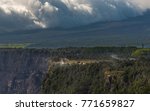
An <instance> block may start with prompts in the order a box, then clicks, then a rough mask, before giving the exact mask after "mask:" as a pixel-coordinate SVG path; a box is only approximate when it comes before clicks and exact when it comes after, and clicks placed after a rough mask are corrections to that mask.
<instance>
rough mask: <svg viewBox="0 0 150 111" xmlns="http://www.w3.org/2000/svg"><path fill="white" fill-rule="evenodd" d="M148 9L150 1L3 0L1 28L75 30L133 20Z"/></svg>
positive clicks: (1, 2) (1, 1)
mask: <svg viewBox="0 0 150 111" xmlns="http://www.w3.org/2000/svg"><path fill="white" fill-rule="evenodd" d="M149 8H150V1H149V0H0V29H2V28H8V29H20V28H21V29H28V28H47V27H73V26H79V25H85V24H89V23H93V22H97V21H111V20H120V19H126V18H128V17H134V16H138V15H141V14H142V13H143V12H144V11H146V10H147V9H149Z"/></svg>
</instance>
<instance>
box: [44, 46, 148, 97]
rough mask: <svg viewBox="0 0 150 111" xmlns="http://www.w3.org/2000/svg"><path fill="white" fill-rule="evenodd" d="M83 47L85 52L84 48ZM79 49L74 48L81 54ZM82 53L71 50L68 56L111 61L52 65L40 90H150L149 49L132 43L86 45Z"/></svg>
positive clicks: (51, 91) (78, 91)
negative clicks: (132, 45) (126, 46)
mask: <svg viewBox="0 0 150 111" xmlns="http://www.w3.org/2000/svg"><path fill="white" fill-rule="evenodd" d="M73 51H74V50H73ZM82 51H83V52H84V51H85V49H84V50H83V49H82ZM82 51H81V50H80V49H78V51H77V49H76V52H80V54H81V52H82ZM66 52H67V50H66ZM137 52H138V54H137ZM139 52H140V53H139ZM87 53H88V54H87ZM84 54H85V55H84ZM84 54H83V56H80V57H79V58H78V57H77V56H74V53H70V55H72V56H70V58H69V56H67V57H68V58H69V59H83V58H86V57H87V58H88V59H93V58H94V59H97V61H98V60H101V59H102V60H107V59H109V60H111V61H98V62H95V63H86V64H71V65H70V64H65V65H52V66H50V67H49V72H48V73H47V75H46V77H45V79H44V81H43V84H42V87H41V93H52V94H53V93H57V94H62V93H67V94H68V93H69V94H70V93H71V94H103V93H106V94H107V93H112V94H116V93H121V94H122V93H130V94H131V93H134V94H135V93H150V53H149V51H148V50H145V49H144V50H143V49H136V48H133V47H132V48H104V49H103V48H92V49H91V48H89V49H86V51H85V52H84ZM108 54H116V55H118V56H119V57H120V58H124V59H114V58H111V57H110V55H109V56H108ZM68 55H69V53H68ZM81 55H82V54H81ZM119 57H118V58H119ZM87 58H86V59H87Z"/></svg>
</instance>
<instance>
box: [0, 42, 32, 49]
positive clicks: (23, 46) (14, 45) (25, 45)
mask: <svg viewBox="0 0 150 111" xmlns="http://www.w3.org/2000/svg"><path fill="white" fill-rule="evenodd" d="M29 45H30V44H29V43H26V44H0V48H12V49H13V48H26V47H28V46H29Z"/></svg>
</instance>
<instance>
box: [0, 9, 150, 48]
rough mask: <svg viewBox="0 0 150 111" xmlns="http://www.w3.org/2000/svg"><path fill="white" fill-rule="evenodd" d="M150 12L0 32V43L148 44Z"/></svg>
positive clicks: (50, 44) (60, 45) (42, 45)
mask: <svg viewBox="0 0 150 111" xmlns="http://www.w3.org/2000/svg"><path fill="white" fill-rule="evenodd" d="M149 41H150V12H147V13H145V14H144V15H141V16H138V17H134V18H129V19H127V20H122V21H110V22H98V23H94V24H90V25H87V26H81V27H76V28H72V29H62V28H55V29H35V30H26V31H15V32H10V33H1V34H0V43H31V46H30V47H68V46H104V45H105V46H106V45H113V46H116V45H119V46H120V45H121V46H122V45H123V46H124V45H137V46H139V45H141V44H145V45H146V46H149V44H150V42H149Z"/></svg>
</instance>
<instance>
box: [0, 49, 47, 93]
mask: <svg viewBox="0 0 150 111" xmlns="http://www.w3.org/2000/svg"><path fill="white" fill-rule="evenodd" d="M48 55H49V54H48V51H43V50H42V49H41V50H36V49H0V93H11V94H12V93H15V94H16V93H19V94H20V93H29V94H33V93H40V86H41V83H42V79H43V78H44V76H45V74H46V73H47V71H48V59H49V56H48Z"/></svg>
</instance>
